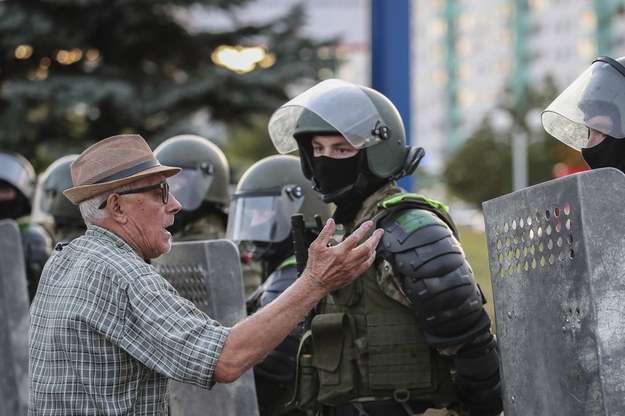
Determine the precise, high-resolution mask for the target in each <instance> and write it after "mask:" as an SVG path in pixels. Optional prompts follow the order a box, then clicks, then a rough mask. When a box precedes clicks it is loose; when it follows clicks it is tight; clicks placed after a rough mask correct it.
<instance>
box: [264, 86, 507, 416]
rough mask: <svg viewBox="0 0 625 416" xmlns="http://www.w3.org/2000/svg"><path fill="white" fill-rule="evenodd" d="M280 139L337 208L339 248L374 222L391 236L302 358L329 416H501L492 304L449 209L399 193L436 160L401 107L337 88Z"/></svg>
mask: <svg viewBox="0 0 625 416" xmlns="http://www.w3.org/2000/svg"><path fill="white" fill-rule="evenodd" d="M269 133H270V136H271V139H272V141H273V143H274V145H275V146H276V149H277V150H278V151H279V152H280V153H288V152H292V151H295V150H299V154H300V158H301V165H302V169H303V172H304V175H305V176H306V177H307V178H308V179H310V181H311V183H312V185H313V186H314V188H315V189H316V190H318V191H319V192H320V193H321V194H322V195H323V200H324V202H333V203H334V204H336V207H337V208H336V210H335V211H334V214H333V217H334V219H335V221H336V223H337V224H341V225H342V228H343V229H342V233H341V232H337V233H336V234H335V241H336V242H339V241H341V240H342V239H343V238H345V236H347V235H349V234H350V233H351V232H352V231H353V230H354V229H355V228H356V227H357V226H358V224H361V223H362V222H363V221H365V220H373V221H374V222H375V223H376V224H377V227H380V228H384V230H385V233H384V236H383V238H382V241H381V242H380V245H379V246H378V249H377V259H376V262H375V263H374V265H373V266H372V267H370V268H369V270H367V271H366V272H365V273H364V274H363V275H361V276H360V277H359V278H358V279H356V280H355V281H354V282H352V283H351V284H349V285H347V286H345V287H343V288H341V289H338V290H336V291H334V292H332V293H331V294H330V295H328V296H327V297H326V298H325V299H324V300H323V301H322V302H321V304H320V305H319V306H318V307H317V308H316V316H314V318H313V319H312V323H311V331H312V349H310V350H307V349H306V348H302V353H303V354H302V357H301V358H300V363H303V362H304V361H303V360H302V358H307V357H306V356H305V355H304V353H306V354H312V365H313V367H314V368H315V369H316V370H317V375H318V380H319V381H318V385H317V386H318V391H317V394H316V399H317V401H318V402H319V403H320V404H321V405H322V410H321V413H322V414H323V415H370V416H376V415H389V414H393V415H401V414H405V415H414V414H425V415H434V414H435V415H457V414H461V415H466V414H469V415H471V416H478V415H479V416H492V415H497V414H499V413H500V412H501V411H502V409H503V406H502V400H501V390H500V374H499V357H498V352H497V342H496V338H495V337H494V335H493V334H492V333H491V330H490V326H491V320H490V318H489V316H488V314H487V312H486V311H485V309H484V307H483V303H484V302H485V300H484V298H483V295H482V293H481V291H480V289H479V287H478V286H477V284H476V282H475V279H474V276H473V272H472V270H471V267H470V266H469V264H468V262H467V260H466V258H465V256H464V253H463V251H462V248H461V246H460V243H459V242H458V235H457V230H456V228H455V225H454V223H453V220H452V219H451V217H450V216H449V215H448V208H447V207H446V206H444V205H443V204H441V203H439V202H436V201H433V200H430V199H428V198H426V197H423V196H420V195H415V194H406V193H404V192H402V191H401V190H400V188H398V186H397V184H396V181H395V180H396V179H399V178H401V177H403V176H408V175H410V174H412V173H413V172H414V170H415V168H416V167H417V165H418V163H419V161H420V159H421V158H422V157H423V154H424V152H423V149H421V148H417V147H407V146H406V145H405V142H406V140H405V131H404V126H403V123H402V120H401V117H400V115H399V113H398V111H397V109H396V108H395V106H394V105H393V104H392V103H391V101H390V100H388V99H387V98H386V97H385V96H383V95H382V94H380V93H379V92H377V91H375V90H373V89H370V88H367V87H363V86H357V85H354V84H351V83H348V82H345V81H341V80H336V79H333V80H326V81H323V82H321V83H319V84H317V85H316V86H314V87H313V88H311V89H310V90H308V91H305V92H304V93H302V94H301V95H299V96H297V97H296V98H294V99H293V100H291V101H289V102H288V103H286V104H284V105H283V106H282V107H280V108H279V109H278V110H276V112H274V114H273V115H272V117H271V119H270V122H269ZM337 230H338V227H337ZM304 347H305V345H304ZM305 373H306V372H305V371H303V368H302V371H301V372H300V374H305ZM299 382H300V383H306V382H310V380H299ZM299 401H300V402H302V403H303V402H307V401H308V400H307V399H306V398H301V397H300V398H299Z"/></svg>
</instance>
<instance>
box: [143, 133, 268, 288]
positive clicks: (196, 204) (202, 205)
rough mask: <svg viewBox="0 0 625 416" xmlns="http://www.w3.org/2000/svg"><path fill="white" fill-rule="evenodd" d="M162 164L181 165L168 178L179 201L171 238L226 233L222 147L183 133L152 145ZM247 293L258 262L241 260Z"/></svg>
mask: <svg viewBox="0 0 625 416" xmlns="http://www.w3.org/2000/svg"><path fill="white" fill-rule="evenodd" d="M154 154H155V155H156V158H157V159H158V160H159V161H160V162H161V163H163V164H167V165H169V166H176V167H180V168H182V170H181V171H180V173H179V174H178V175H176V176H175V177H173V178H171V179H170V181H169V183H170V185H169V186H170V189H171V193H172V194H173V195H174V196H175V197H176V199H177V200H178V201H179V202H180V204H181V205H182V209H181V210H180V212H178V213H177V214H176V218H175V222H174V225H173V226H172V227H170V228H169V230H170V231H171V233H172V239H173V241H174V242H179V241H199V240H214V239H218V238H225V237H226V227H227V223H228V212H227V211H228V204H229V203H230V195H229V192H228V188H229V186H230V165H229V164H228V160H227V159H226V156H225V154H224V153H223V151H222V150H221V149H220V148H219V147H218V146H217V145H216V144H215V143H213V142H211V141H210V140H208V139H206V138H204V137H201V136H197V135H193V134H183V135H179V136H174V137H171V138H169V139H167V140H165V141H164V142H163V143H161V144H160V145H159V146H158V147H157V148H156V149H154ZM241 269H242V272H243V280H244V282H243V283H244V286H245V294H246V296H247V295H249V294H251V293H252V292H253V291H254V290H255V289H256V288H257V287H258V285H259V284H260V283H261V277H260V274H261V271H260V265H258V264H257V263H254V262H250V261H243V259H242V264H241Z"/></svg>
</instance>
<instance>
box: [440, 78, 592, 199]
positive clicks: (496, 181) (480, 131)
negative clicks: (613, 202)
mask: <svg viewBox="0 0 625 416" xmlns="http://www.w3.org/2000/svg"><path fill="white" fill-rule="evenodd" d="M556 95H557V89H556V87H555V83H554V82H553V79H551V78H547V79H546V80H545V81H544V83H543V85H542V86H540V87H537V88H534V89H528V90H527V91H526V92H525V94H524V98H523V99H519V100H516V101H508V102H506V101H505V100H504V102H503V103H502V104H500V105H499V106H498V108H499V111H504V112H506V113H507V114H509V116H510V119H511V120H512V123H511V126H510V129H509V131H505V132H495V130H494V129H493V127H492V125H491V121H490V120H491V117H492V114H488V115H487V116H486V117H485V118H484V120H483V121H482V123H481V124H480V126H479V127H478V128H477V129H476V130H475V131H474V132H473V133H471V134H470V135H469V137H468V139H467V140H466V141H465V142H464V143H463V144H462V145H461V146H460V147H459V148H458V149H457V150H456V151H455V152H454V153H453V154H452V155H451V157H450V158H449V160H448V162H447V165H446V168H445V171H444V173H443V175H444V179H445V182H446V184H447V186H448V189H449V191H450V192H451V193H452V194H453V195H454V196H457V197H458V198H460V199H462V200H464V201H466V202H469V203H471V204H473V205H476V206H481V204H482V202H484V201H487V200H489V199H493V198H496V197H498V196H501V195H504V194H507V193H510V192H512V190H513V188H512V141H513V140H514V139H513V138H514V129H520V130H521V131H523V132H524V133H525V134H527V135H528V137H530V140H529V141H528V149H527V151H528V176H529V177H528V184H529V185H534V184H537V183H541V182H544V181H547V180H550V179H553V178H554V166H555V165H556V163H558V162H563V163H567V164H569V165H574V166H577V165H583V160H581V158H580V156H579V155H578V154H577V153H578V152H575V151H573V150H572V149H570V148H569V147H568V146H566V145H564V144H562V143H561V142H560V141H558V140H555V139H554V138H553V137H551V136H549V135H548V134H547V133H546V132H545V131H544V130H543V129H542V127H540V128H539V129H538V131H533V129H532V126H529V125H528V124H527V123H528V117H527V113H528V111H536V110H537V109H539V110H542V109H544V108H546V107H547V105H549V103H550V102H551V101H553V99H554V98H555V97H556ZM508 96H510V94H509V93H508Z"/></svg>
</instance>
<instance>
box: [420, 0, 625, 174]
mask: <svg viewBox="0 0 625 416" xmlns="http://www.w3.org/2000/svg"><path fill="white" fill-rule="evenodd" d="M412 41H413V44H412V51H413V59H412V68H411V70H412V74H413V75H412V82H413V93H412V137H413V143H414V144H418V145H420V146H423V147H425V148H426V149H427V151H428V156H427V160H426V161H425V164H424V165H425V166H424V167H425V169H427V170H428V171H429V172H430V173H432V174H439V173H441V171H442V169H443V168H444V161H445V158H446V156H447V155H448V154H449V153H450V152H452V151H453V150H454V149H456V148H457V147H458V146H459V145H460V144H461V143H462V141H463V140H465V139H466V137H467V136H468V135H470V134H471V133H472V132H473V131H474V129H475V128H476V127H477V126H478V125H479V124H480V123H481V122H482V120H484V118H485V117H487V116H488V115H489V113H490V112H492V111H493V110H494V109H495V108H496V107H497V106H498V105H499V104H500V103H501V100H502V99H503V97H502V93H503V91H504V90H505V89H509V91H511V92H512V95H513V96H514V95H515V94H520V93H521V92H522V91H523V89H524V87H526V86H527V85H531V86H533V87H538V88H539V87H540V85H541V84H542V83H543V81H544V79H545V77H546V76H548V75H550V76H552V77H553V79H554V80H555V82H556V85H557V86H558V88H559V89H562V88H564V87H566V86H567V85H568V84H569V83H571V82H572V81H573V80H574V79H575V78H576V77H577V76H578V75H579V74H580V73H581V72H582V71H583V70H584V69H586V68H587V67H588V65H590V63H591V62H592V61H593V59H594V58H595V57H597V56H601V55H608V56H612V57H619V56H623V55H625V1H624V0H479V1H477V0H431V1H415V2H414V3H413V5H412ZM415 142H416V143H415Z"/></svg>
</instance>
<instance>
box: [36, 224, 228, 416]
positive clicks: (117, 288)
mask: <svg viewBox="0 0 625 416" xmlns="http://www.w3.org/2000/svg"><path fill="white" fill-rule="evenodd" d="M30 314H31V317H30V336H29V357H30V363H29V370H30V374H29V377H30V404H29V411H28V414H29V415H33V416H34V415H69V414H71V415H121V414H124V415H127V414H132V415H165V414H167V400H168V394H167V390H168V379H170V378H171V379H174V380H177V381H182V382H187V383H192V384H195V385H197V386H200V387H204V388H210V387H211V386H212V385H213V380H212V378H213V372H214V370H215V366H216V364H217V360H218V359H219V356H220V353H221V349H222V348H223V345H224V342H225V340H226V337H227V336H228V334H229V328H226V327H223V326H220V325H219V323H217V322H216V321H214V320H212V319H210V318H209V317H208V316H207V315H206V314H204V313H203V312H201V311H200V310H198V309H197V308H196V307H195V306H194V305H193V304H192V303H191V302H189V301H187V300H185V299H184V298H182V297H181V296H179V295H178V294H177V292H176V291H175V289H174V288H173V287H172V286H171V285H170V284H169V283H168V282H167V281H166V280H165V279H164V278H162V277H161V276H160V275H159V274H158V273H157V272H156V270H155V269H154V267H153V266H151V265H150V264H147V263H146V262H145V261H144V260H143V259H142V258H141V257H140V256H139V255H138V254H137V252H135V251H134V250H133V249H132V248H131V247H130V246H129V245H128V244H127V243H126V242H125V241H124V240H122V239H121V238H120V237H118V236H117V235H115V234H114V233H112V232H110V231H108V230H105V229H103V228H100V227H96V226H89V228H88V230H87V232H86V233H85V235H84V236H83V237H80V238H77V239H75V240H74V241H72V242H71V243H70V244H69V245H68V246H66V247H64V248H63V250H62V251H60V252H56V253H55V254H54V255H53V256H52V257H51V258H50V260H49V261H48V263H47V264H46V266H45V268H44V272H43V274H42V277H41V282H40V283H39V287H38V291H37V296H36V297H35V300H34V301H33V304H32V305H31V312H30Z"/></svg>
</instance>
